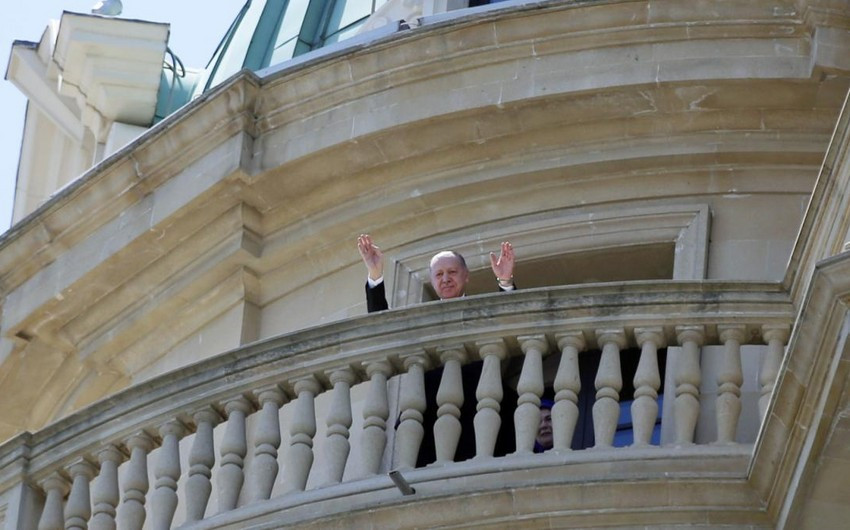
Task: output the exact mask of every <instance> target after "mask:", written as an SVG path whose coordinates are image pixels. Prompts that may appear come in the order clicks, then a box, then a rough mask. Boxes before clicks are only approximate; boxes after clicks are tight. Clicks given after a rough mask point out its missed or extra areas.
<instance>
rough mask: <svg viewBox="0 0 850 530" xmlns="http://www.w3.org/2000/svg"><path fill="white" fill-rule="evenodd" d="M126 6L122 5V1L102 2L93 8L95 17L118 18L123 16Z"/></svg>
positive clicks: (109, 0) (101, 0) (105, 0)
mask: <svg viewBox="0 0 850 530" xmlns="http://www.w3.org/2000/svg"><path fill="white" fill-rule="evenodd" d="M123 8H124V6H122V5H121V0H100V1H99V2H97V3H96V4H95V5H94V6H92V8H91V12H92V14H94V15H104V16H107V17H117V16H118V15H120V14H121V10H122V9H123Z"/></svg>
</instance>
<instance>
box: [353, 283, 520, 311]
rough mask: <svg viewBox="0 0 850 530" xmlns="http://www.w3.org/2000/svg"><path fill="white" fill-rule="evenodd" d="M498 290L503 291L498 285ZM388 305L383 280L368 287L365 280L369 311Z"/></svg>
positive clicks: (380, 309) (381, 308)
mask: <svg viewBox="0 0 850 530" xmlns="http://www.w3.org/2000/svg"><path fill="white" fill-rule="evenodd" d="M499 290H500V291H505V289H502V288H501V287H499ZM514 290H516V284H514ZM389 308H390V306H389V304H387V292H386V289H384V282H381V283H379V284H378V285H376V286H374V287H369V282H366V309H367V311H368V312H369V313H374V312H375V311H383V310H384V309H389Z"/></svg>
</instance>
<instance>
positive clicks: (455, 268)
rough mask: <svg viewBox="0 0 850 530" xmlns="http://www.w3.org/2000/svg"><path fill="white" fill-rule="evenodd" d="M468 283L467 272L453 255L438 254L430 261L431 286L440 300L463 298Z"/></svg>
mask: <svg viewBox="0 0 850 530" xmlns="http://www.w3.org/2000/svg"><path fill="white" fill-rule="evenodd" d="M468 281H469V271H468V270H466V267H464V266H463V263H462V262H461V261H460V260H459V259H458V258H457V257H456V256H454V255H452V254H448V253H440V254H437V255H436V256H434V259H432V260H431V285H432V286H433V287H434V290H435V291H436V292H437V296H439V297H440V299H442V300H445V299H447V298H457V297H458V296H463V293H464V291H465V290H466V284H467V282H468Z"/></svg>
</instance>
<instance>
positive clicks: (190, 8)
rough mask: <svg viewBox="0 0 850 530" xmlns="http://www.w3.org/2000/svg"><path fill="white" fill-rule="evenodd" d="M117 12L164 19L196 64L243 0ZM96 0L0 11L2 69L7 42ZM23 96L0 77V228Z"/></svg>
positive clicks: (10, 192) (8, 201)
mask: <svg viewBox="0 0 850 530" xmlns="http://www.w3.org/2000/svg"><path fill="white" fill-rule="evenodd" d="M122 1H123V4H124V12H123V13H122V14H121V17H122V18H133V19H141V20H151V21H155V22H168V23H170V24H171V34H170V37H169V47H170V48H171V49H172V50H174V52H175V53H176V54H177V56H178V57H180V59H181V60H182V61H183V64H185V65H186V66H187V67H196V68H200V67H203V66H206V64H207V61H208V60H209V58H210V56H211V55H212V53H213V51H215V47H216V45H217V44H218V42H219V40H221V37H222V36H224V32H225V31H227V28H228V26H229V25H230V22H231V21H232V20H233V19H234V18H235V16H236V13H238V12H239V9H240V8H241V7H242V4H243V3H244V2H245V0H217V1H210V0H122ZM95 3H96V0H35V1H31V2H19V3H18V6H17V7H16V8H14V9H15V14H14V16H4V17H0V57H2V72H3V73H4V74H5V72H6V67H7V65H8V64H9V52H10V51H11V49H12V42H13V41H15V40H25V41H34V42H37V41H38V40H39V39H40V38H41V35H42V33H43V32H44V29H45V28H46V27H47V23H48V21H49V20H50V19H59V18H60V17H61V16H62V11H73V12H77V13H89V12H90V11H91V8H92V6H93V5H94V4H95ZM25 111H26V98H24V96H23V95H22V94H21V93H20V92H19V91H18V89H17V88H15V86H14V85H13V84H12V83H10V82H9V81H6V80H5V78H4V79H2V80H0V115H2V116H3V118H4V119H3V120H2V121H0V233H2V232H5V231H6V230H7V229H8V228H9V224H10V222H11V219H12V199H13V198H14V190H15V176H16V174H17V170H18V156H19V152H20V148H21V132H22V131H23V127H24V114H25Z"/></svg>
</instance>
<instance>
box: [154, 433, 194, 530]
mask: <svg viewBox="0 0 850 530" xmlns="http://www.w3.org/2000/svg"><path fill="white" fill-rule="evenodd" d="M187 432H188V429H186V426H185V425H184V424H183V423H182V422H181V421H179V420H171V421H168V422H166V423H165V424H163V425H162V426H161V427H160V428H159V434H160V436H162V445H161V446H160V453H159V458H158V459H157V462H156V466H155V467H154V477H155V480H154V491H153V496H152V498H151V503H152V505H153V506H152V508H151V528H153V530H168V529H169V528H171V520H172V519H173V518H174V511H175V510H176V509H177V481H178V480H180V439H181V438H182V437H183V436H185V435H186V433H187Z"/></svg>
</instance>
